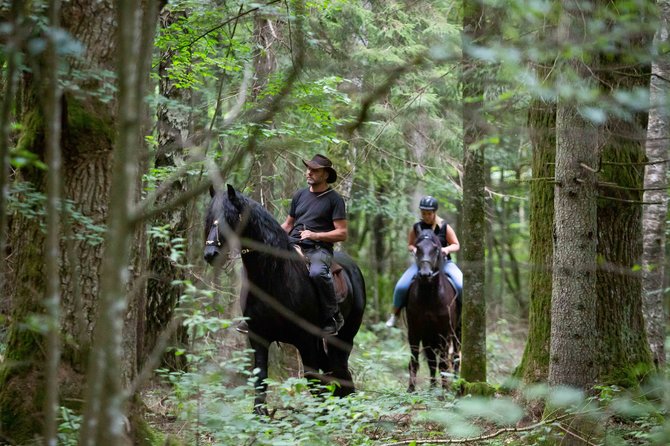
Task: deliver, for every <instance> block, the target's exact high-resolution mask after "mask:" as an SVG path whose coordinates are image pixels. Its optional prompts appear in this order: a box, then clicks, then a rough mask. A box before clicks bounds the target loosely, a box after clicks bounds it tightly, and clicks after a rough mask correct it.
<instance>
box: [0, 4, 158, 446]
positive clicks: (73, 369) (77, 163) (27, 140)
mask: <svg viewBox="0 0 670 446" xmlns="http://www.w3.org/2000/svg"><path fill="white" fill-rule="evenodd" d="M61 22H62V27H63V28H64V29H65V30H66V31H68V32H69V33H70V34H71V35H72V36H73V37H74V38H75V39H77V40H78V41H80V42H82V43H83V44H84V45H85V50H84V51H85V52H84V54H83V55H82V57H81V58H79V59H71V60H70V61H71V62H72V63H73V64H76V67H73V68H76V69H77V70H81V71H80V72H81V73H88V72H95V73H100V72H102V70H104V71H114V70H115V65H114V60H115V57H116V39H115V35H116V23H117V22H116V16H115V11H114V8H113V2H111V1H98V2H84V3H82V2H64V3H63V6H62V15H61ZM152 35H153V31H152ZM148 60H150V57H148V58H147V61H148ZM40 63H41V61H36V65H39V64H40ZM147 63H148V62H147ZM39 74H40V72H39V71H34V70H33V74H32V75H25V76H24V83H23V87H24V90H23V93H22V97H23V98H25V104H23V105H22V108H23V110H24V112H23V114H22V117H23V119H22V124H23V127H22V134H21V137H20V140H19V147H20V149H24V150H27V151H30V152H32V153H34V154H35V155H36V156H37V157H38V159H40V160H44V159H45V152H44V150H45V146H44V143H45V125H46V121H45V119H44V118H43V114H42V111H41V109H40V107H39V100H38V98H39V94H40V93H41V91H40V87H39V85H40V82H41V79H40V78H38V77H36V76H37V75H39ZM107 82H111V80H110V79H104V80H101V81H100V80H95V79H94V78H89V79H87V80H84V81H80V83H79V85H78V86H79V88H80V89H81V92H82V93H80V94H76V95H75V94H74V93H67V94H66V95H65V96H64V97H63V100H62V103H61V104H59V105H57V106H58V107H59V108H60V109H61V110H62V137H61V148H62V152H63V170H62V172H63V174H62V183H63V195H64V197H65V198H66V199H68V200H71V202H73V203H74V205H73V206H71V207H70V209H69V211H68V218H69V221H68V222H67V224H66V225H65V226H64V228H65V229H66V231H65V234H64V237H63V238H64V240H63V242H62V243H63V244H62V245H61V252H62V253H63V254H62V256H61V260H60V262H61V267H60V274H61V277H60V286H61V290H60V291H61V296H62V320H61V326H60V333H61V336H62V339H65V340H67V342H65V343H63V354H62V358H61V359H62V361H61V363H60V368H59V371H58V376H59V379H60V382H59V389H60V395H59V399H60V401H61V402H62V404H64V405H67V406H70V407H73V408H75V409H77V408H79V407H80V403H79V402H80V401H81V400H82V395H83V386H84V382H85V380H84V377H83V374H84V371H85V368H86V363H87V355H88V353H89V352H90V339H91V335H92V332H93V329H94V326H95V325H96V318H97V315H98V314H99V310H100V308H99V297H100V292H101V285H100V280H101V270H100V268H101V260H102V259H103V258H105V255H106V252H105V251H103V245H102V244H101V240H100V239H101V237H100V234H101V232H102V231H103V230H104V229H103V228H102V224H103V223H104V222H105V221H106V219H107V214H108V209H109V207H108V206H109V205H108V203H109V197H110V193H109V191H110V185H111V178H112V174H111V154H112V147H113V141H114V139H115V120H116V102H115V98H114V97H112V98H111V100H109V101H107V100H105V101H102V100H101V99H104V97H105V96H106V95H108V94H110V92H109V90H108V87H106V86H105V83H107ZM138 93H139V92H138ZM112 94H113V93H112ZM136 167H137V166H136ZM45 179H46V176H45V174H44V172H43V171H41V170H39V169H36V168H33V167H26V168H24V169H21V170H20V171H19V172H17V182H18V183H17V184H21V185H25V184H30V185H31V188H32V191H35V192H38V193H43V192H44V190H45V186H46V185H45ZM24 188H25V187H24ZM26 190H27V189H26ZM18 198H19V199H22V200H23V202H24V204H25V205H26V206H28V207H29V208H32V209H34V210H39V209H41V208H43V203H42V202H41V201H40V200H37V199H36V198H35V195H34V194H27V193H26V194H23V195H22V196H20V197H18ZM35 215H40V213H39V212H36V213H26V212H17V213H16V214H15V215H14V216H13V217H12V223H11V228H10V230H9V246H10V249H11V251H12V252H13V253H14V256H13V258H12V265H11V267H12V271H13V272H12V277H11V278H10V280H11V283H12V284H13V288H12V289H11V290H9V291H10V292H11V293H12V301H13V303H14V304H13V308H12V319H11V321H12V323H11V325H10V327H9V333H8V342H7V350H6V359H7V360H8V361H7V362H6V364H8V365H9V366H7V367H5V368H3V370H2V373H1V375H0V430H1V433H2V435H3V436H4V437H7V438H10V439H12V440H13V441H15V442H16V443H24V442H27V441H30V440H32V439H33V438H34V437H35V436H36V435H39V433H40V432H41V429H42V423H43V418H41V415H42V408H43V403H44V398H45V394H44V389H45V383H44V379H45V376H44V367H43V364H44V361H45V357H44V352H45V345H46V344H45V339H44V338H42V336H41V335H40V334H39V332H38V331H35V330H33V329H28V330H26V329H25V328H24V327H25V323H26V322H27V321H28V320H29V318H30V317H31V316H32V315H35V314H40V313H43V307H42V306H41V305H40V304H41V302H40V300H41V299H42V297H43V296H44V294H45V291H46V270H45V268H44V263H43V261H44V258H45V255H46V253H45V251H44V248H43V247H44V246H45V238H44V235H43V231H42V230H41V228H43V227H44V226H45V222H44V221H43V220H41V219H40V218H39V217H38V218H35ZM119 243H121V242H119ZM138 245H140V246H141V245H142V243H141V242H140V243H139V244H138ZM136 306H137V304H136V303H134V302H131V305H130V306H129V307H128V312H127V313H125V314H123V315H121V318H120V321H121V322H119V323H120V324H122V326H123V322H125V330H124V331H123V336H122V335H121V331H120V330H118V331H115V334H114V336H119V337H121V336H122V338H121V339H122V340H121V341H119V342H121V343H123V346H124V348H125V351H124V353H125V354H124V355H123V356H122V357H120V358H118V359H119V362H117V363H115V364H110V368H111V370H114V372H115V373H116V374H117V375H119V376H123V377H124V378H125V379H129V378H131V377H132V376H133V375H134V373H135V368H136V366H137V364H136V355H135V345H134V343H135V327H136V324H137V323H138V320H137V317H136V314H134V312H133V310H135V309H136ZM123 316H126V319H125V321H124V317H123ZM115 330H116V328H115ZM117 339H118V338H117ZM115 345H116V346H118V345H119V344H118V343H116V344H115ZM119 372H121V373H119ZM124 384H127V382H124ZM110 396H111V395H110ZM99 444H103V443H99Z"/></svg>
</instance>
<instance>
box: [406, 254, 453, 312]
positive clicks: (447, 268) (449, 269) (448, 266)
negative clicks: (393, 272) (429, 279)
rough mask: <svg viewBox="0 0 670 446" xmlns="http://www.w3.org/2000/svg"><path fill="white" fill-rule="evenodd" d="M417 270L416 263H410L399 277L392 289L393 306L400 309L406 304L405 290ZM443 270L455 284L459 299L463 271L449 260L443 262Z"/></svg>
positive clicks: (407, 288) (407, 289)
mask: <svg viewBox="0 0 670 446" xmlns="http://www.w3.org/2000/svg"><path fill="white" fill-rule="evenodd" d="M418 271H419V269H418V268H417V266H416V263H412V264H411V265H410V267H409V268H407V270H406V271H405V272H404V273H403V275H402V276H401V277H400V279H399V280H398V283H396V285H395V289H394V290H393V308H398V309H400V308H403V307H405V306H406V305H407V292H408V291H409V286H410V285H411V284H412V279H413V278H414V276H415V275H416V273H417V272H418ZM444 272H445V274H446V275H447V276H449V278H450V279H451V280H452V281H453V282H454V285H456V292H457V293H458V299H459V300H460V299H461V296H462V294H463V273H462V272H461V270H460V268H459V267H458V266H457V265H456V264H455V263H454V262H453V261H451V260H447V261H446V262H444Z"/></svg>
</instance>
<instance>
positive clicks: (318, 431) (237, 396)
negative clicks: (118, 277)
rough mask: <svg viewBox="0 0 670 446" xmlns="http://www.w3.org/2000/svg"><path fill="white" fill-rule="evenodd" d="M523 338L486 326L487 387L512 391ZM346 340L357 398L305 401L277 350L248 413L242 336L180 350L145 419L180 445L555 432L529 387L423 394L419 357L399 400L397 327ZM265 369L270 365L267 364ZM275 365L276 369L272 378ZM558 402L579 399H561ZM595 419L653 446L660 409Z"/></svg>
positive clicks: (420, 440) (486, 437)
mask: <svg viewBox="0 0 670 446" xmlns="http://www.w3.org/2000/svg"><path fill="white" fill-rule="evenodd" d="M225 332H226V333H228V330H225ZM525 340H526V330H525V327H523V326H521V325H518V324H515V325H512V324H509V323H508V322H506V321H505V320H499V321H497V322H495V323H494V324H492V325H490V326H489V327H488V329H487V355H488V362H487V367H488V382H489V383H490V384H491V385H493V386H501V388H509V386H510V385H512V386H513V384H510V383H512V381H511V380H510V377H511V375H512V373H513V372H514V369H515V367H516V366H517V365H518V364H519V362H520V360H521V357H522V354H523V349H524V347H525ZM355 342H356V346H355V348H354V351H353V353H352V357H351V361H350V368H351V370H352V373H353V375H354V380H355V383H356V386H357V392H356V393H355V394H354V395H352V396H350V397H348V398H344V399H337V398H332V397H330V398H314V397H313V396H312V395H310V393H309V391H308V390H307V389H308V388H307V385H306V384H307V383H306V381H305V380H304V379H301V378H299V377H298V373H297V372H296V371H295V370H294V369H295V360H294V359H293V358H294V356H293V355H294V353H293V352H291V350H290V349H287V348H284V349H283V351H284V352H285V354H284V355H283V357H284V361H283V366H275V370H274V371H271V376H270V386H269V391H268V407H269V409H270V417H269V418H268V417H258V416H256V415H253V414H252V413H251V408H252V406H253V389H252V385H251V382H252V380H253V371H252V370H251V367H250V366H249V358H250V351H249V350H246V349H244V345H245V344H244V338H243V337H242V336H240V335H238V334H236V333H235V334H233V335H232V336H229V335H226V336H223V337H222V336H221V335H220V333H219V334H217V335H216V336H215V337H211V338H206V339H204V342H203V345H201V346H200V347H199V348H198V351H197V352H191V353H189V359H190V361H191V363H192V364H194V366H193V367H192V368H191V369H190V370H189V372H186V373H177V372H174V373H167V372H164V373H163V380H162V384H158V383H155V384H154V385H153V386H151V387H150V388H148V389H147V390H146V391H145V393H144V401H145V403H146V405H147V409H148V411H147V415H148V419H149V422H150V424H151V425H152V426H153V427H154V428H155V429H156V430H157V431H159V432H162V433H163V434H166V435H169V436H170V437H171V438H174V439H176V440H178V443H173V444H184V445H190V444H198V445H229V444H231V445H232V444H236V445H237V444H239V445H251V444H253V445H294V444H300V445H309V446H312V445H391V444H410V443H411V442H412V441H415V444H437V443H440V444H446V443H451V444H459V443H460V444H464V443H467V444H486V445H509V444H515V445H516V444H519V445H525V444H538V445H541V444H549V443H547V442H548V441H549V440H550V439H551V438H552V437H551V436H552V435H553V436H554V438H555V436H556V435H559V436H560V435H564V432H559V433H558V434H556V431H555V429H554V430H552V423H543V422H542V421H541V420H540V418H539V417H538V416H537V415H538V414H533V413H531V412H532V410H533V408H534V407H533V405H532V404H531V405H529V404H527V402H528V398H534V397H537V398H539V397H541V396H542V395H544V396H545V397H547V398H549V397H550V396H548V395H549V394H548V393H547V392H548V390H547V389H546V388H541V387H539V388H537V389H533V390H531V393H533V392H535V393H534V395H535V396H534V397H533V396H531V397H528V393H525V394H523V393H524V392H526V391H525V390H524V391H518V390H514V391H512V392H511V393H510V392H507V391H499V392H496V393H495V394H494V395H493V396H490V397H472V396H468V397H462V396H458V395H457V392H455V391H453V390H452V389H447V391H443V390H442V389H431V388H430V387H429V381H428V372H427V365H426V363H425V360H422V363H421V369H420V372H419V382H418V386H417V391H416V392H414V393H407V392H406V388H407V384H408V373H407V361H408V358H409V348H408V346H407V342H406V335H405V329H404V327H402V326H400V327H399V328H394V329H388V328H386V327H385V326H384V324H383V323H379V324H376V325H373V326H369V327H365V328H364V329H362V330H361V331H360V332H359V334H358V335H357V337H356V341H355ZM275 356H279V355H275ZM287 357H288V359H287ZM271 361H273V360H272V358H271ZM274 363H275V364H278V363H279V361H278V360H277V358H276V357H275V359H274ZM278 368H283V369H284V371H283V372H280V373H277V371H276V369H278ZM287 370H288V371H287ZM168 382H169V383H170V384H169V385H168V384H166V383H168ZM613 393H616V389H614V390H613V391H610V392H609V393H607V392H606V396H605V398H608V397H610V398H611V397H612V395H613ZM522 394H523V395H522ZM607 395H609V396H607ZM558 396H559V397H560V398H563V399H564V400H571V399H572V400H573V401H574V400H575V398H578V396H576V395H575V394H574V393H570V392H563V393H561V394H558ZM560 398H559V399H560ZM602 398H603V397H601V398H600V400H602ZM584 404H586V403H584ZM638 409H639V407H638ZM529 410H530V412H529ZM594 413H595V416H594V417H593V419H595V420H598V423H602V426H601V428H604V433H605V435H606V436H605V438H606V441H605V443H607V444H614V445H618V444H652V443H653V441H650V440H651V439H653V437H652V436H650V432H652V431H653V430H654V429H656V430H658V428H659V427H661V428H662V427H663V426H662V425H663V421H664V418H663V417H662V415H664V414H665V411H664V409H662V408H661V409H658V408H655V409H654V410H653V411H651V410H650V411H649V412H647V413H642V414H641V413H640V412H639V410H638V414H637V415H636V416H634V417H633V416H631V417H628V418H627V417H622V416H612V415H611V414H610V413H603V412H602V410H600V409H597V410H596V412H594ZM545 415H546V414H545ZM538 422H539V424H537V425H536V426H535V424H536V423H538ZM529 425H530V427H528V426H529ZM554 427H555V426H554ZM601 432H602V431H601ZM666 438H667V437H666ZM466 439H469V440H466ZM598 443H599V442H598ZM598 443H588V442H587V443H585V444H598ZM161 444H163V443H161ZM657 444H664V443H657Z"/></svg>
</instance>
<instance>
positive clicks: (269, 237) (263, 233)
mask: <svg viewBox="0 0 670 446" xmlns="http://www.w3.org/2000/svg"><path fill="white" fill-rule="evenodd" d="M217 198H220V199H221V202H220V206H221V209H222V210H223V217H224V219H225V221H226V223H227V224H228V226H229V227H230V228H231V229H232V230H234V231H236V232H237V233H238V234H239V235H240V237H242V238H243V239H249V240H254V241H257V242H260V243H262V244H264V245H266V246H271V247H273V248H278V249H281V250H288V249H289V238H288V234H286V231H284V229H283V228H282V227H281V225H280V224H279V223H278V222H277V220H276V219H275V218H274V217H273V216H272V215H271V214H270V213H269V212H268V211H267V210H266V209H265V208H264V207H263V206H261V205H260V203H258V202H256V201H254V200H252V199H251V198H249V197H247V196H245V195H243V194H241V193H236V195H235V201H236V202H235V203H234V202H233V201H231V200H230V199H229V198H228V196H227V194H225V193H222V194H219V197H217Z"/></svg>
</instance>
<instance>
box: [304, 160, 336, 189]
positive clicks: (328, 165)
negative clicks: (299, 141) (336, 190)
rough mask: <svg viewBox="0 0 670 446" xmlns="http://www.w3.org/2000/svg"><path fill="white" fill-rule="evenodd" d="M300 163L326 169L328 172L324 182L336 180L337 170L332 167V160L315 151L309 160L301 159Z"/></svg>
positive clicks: (312, 167) (313, 167) (311, 167)
mask: <svg viewBox="0 0 670 446" xmlns="http://www.w3.org/2000/svg"><path fill="white" fill-rule="evenodd" d="M302 163H303V164H304V165H305V166H307V167H309V168H310V169H326V171H327V172H328V179H327V180H326V182H328V183H334V182H335V181H337V172H335V169H333V162H332V161H331V160H329V159H328V158H326V157H325V156H323V155H320V154H318V153H317V154H316V155H314V157H313V158H312V159H311V160H309V161H305V160H302Z"/></svg>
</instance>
